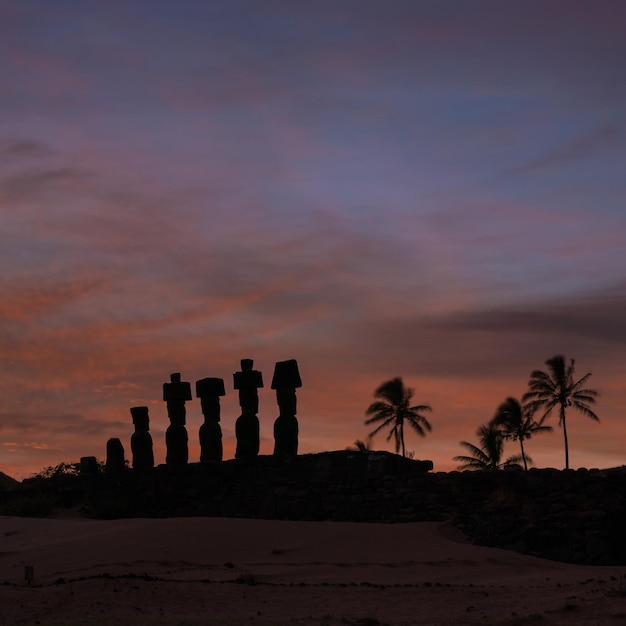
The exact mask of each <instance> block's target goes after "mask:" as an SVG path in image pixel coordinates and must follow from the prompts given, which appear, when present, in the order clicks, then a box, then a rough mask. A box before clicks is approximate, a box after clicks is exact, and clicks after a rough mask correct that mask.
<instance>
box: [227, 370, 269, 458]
mask: <svg viewBox="0 0 626 626" xmlns="http://www.w3.org/2000/svg"><path fill="white" fill-rule="evenodd" d="M253 363H254V361H253V360H252V359H241V371H240V372H235V373H234V374H233V382H234V386H235V389H238V390H239V404H240V406H241V415H240V416H239V417H238V418H237V421H236V422H235V435H236V436H237V448H236V450H235V458H236V459H252V458H254V457H256V456H257V455H258V454H259V443H260V441H259V440H260V432H259V430H260V429H259V418H258V417H257V413H258V412H259V393H258V391H257V390H258V389H259V388H260V387H263V377H262V375H261V372H260V371H259V370H253V369H252V365H253Z"/></svg>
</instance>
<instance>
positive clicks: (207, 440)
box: [196, 378, 226, 463]
mask: <svg viewBox="0 0 626 626" xmlns="http://www.w3.org/2000/svg"><path fill="white" fill-rule="evenodd" d="M225 395H226V390H225V389H224V379H223V378H202V379H201V380H197V381H196V397H197V398H200V403H201V405H202V415H204V424H202V426H200V462H201V463H209V462H211V461H221V460H222V454H223V449H222V428H221V426H220V409H221V407H220V396H225Z"/></svg>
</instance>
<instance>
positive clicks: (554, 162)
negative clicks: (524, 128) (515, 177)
mask: <svg viewBox="0 0 626 626" xmlns="http://www.w3.org/2000/svg"><path fill="white" fill-rule="evenodd" d="M624 137H625V135H624V129H623V128H622V127H621V126H617V125H603V126H600V127H598V128H594V129H593V130H591V131H589V132H587V133H584V134H582V135H579V136H578V137H576V138H574V139H572V140H571V141H568V142H566V143H564V144H562V145H560V146H558V147H556V148H553V149H551V150H548V151H547V152H546V153H545V154H543V155H541V156H540V157H538V158H536V159H534V160H532V161H530V162H529V163H526V164H525V165H521V166H519V167H516V168H513V169H511V170H509V172H508V173H511V174H532V173H536V172H544V171H546V170H550V169H551V168H554V167H560V166H563V165H567V164H569V163H574V162H577V161H580V160H583V159H589V158H593V157H595V156H597V155H602V154H606V153H609V154H610V153H612V152H614V151H615V149H616V148H623V147H624V145H625V144H624Z"/></svg>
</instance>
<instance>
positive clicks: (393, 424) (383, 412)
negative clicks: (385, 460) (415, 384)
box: [365, 377, 432, 456]
mask: <svg viewBox="0 0 626 626" xmlns="http://www.w3.org/2000/svg"><path fill="white" fill-rule="evenodd" d="M414 392H415V390H414V389H411V388H410V387H405V386H404V382H403V381H402V378H400V377H396V378H392V379H391V380H388V381H387V382H385V383H383V384H382V385H381V386H380V387H378V389H376V391H375V392H374V397H375V398H378V400H377V401H376V402H374V403H372V404H370V406H369V407H368V408H367V410H366V411H365V414H366V415H371V416H372V417H370V418H369V419H366V420H365V424H368V425H369V424H374V423H376V422H382V423H381V424H380V426H378V427H377V428H376V429H374V430H373V431H372V432H371V433H370V437H374V436H375V435H376V434H377V433H379V432H380V431H381V430H383V429H386V428H389V435H388V436H387V441H389V440H390V439H391V438H392V437H393V438H394V439H395V443H396V454H397V453H398V451H399V450H400V449H402V456H406V453H405V448H404V422H405V421H406V422H407V423H408V424H409V426H410V427H411V428H412V429H413V430H414V431H415V432H416V433H417V434H418V435H421V436H422V437H424V436H426V431H429V432H430V431H431V430H432V426H431V425H430V423H429V422H428V420H427V419H426V418H425V417H424V416H423V415H422V413H424V412H425V411H432V408H431V407H430V406H429V405H428V404H418V405H415V406H411V398H412V397H413V393H414Z"/></svg>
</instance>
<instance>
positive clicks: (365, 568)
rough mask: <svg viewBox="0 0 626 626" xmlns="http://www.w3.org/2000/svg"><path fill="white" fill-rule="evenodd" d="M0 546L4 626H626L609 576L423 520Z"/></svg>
mask: <svg viewBox="0 0 626 626" xmlns="http://www.w3.org/2000/svg"><path fill="white" fill-rule="evenodd" d="M0 537H2V548H1V550H0V593H1V594H2V596H1V598H0V623H2V624H16V625H17V624H42V625H46V624H48V625H51V624H57V625H58V624H67V625H70V624H71V625H74V624H96V625H98V624H112V623H117V622H120V621H123V622H124V623H128V624H181V625H182V624H184V625H185V626H189V625H192V624H248V623H254V624H335V623H336V624H342V623H343V624H346V623H348V624H350V623H352V624H479V623H480V624H502V625H505V624H510V625H514V624H527V623H528V624H531V623H535V622H540V623H542V624H586V625H588V624H624V623H626V597H625V594H623V593H622V592H621V589H620V584H621V583H620V580H621V576H622V573H621V572H620V571H619V570H618V569H616V568H612V567H603V566H577V565H569V564H563V563H557V562H554V561H547V560H544V559H539V558H534V557H530V556H525V555H521V554H517V553H515V552H510V551H506V550H500V549H495V548H485V547H479V546H475V545H472V544H470V543H468V542H466V541H465V539H464V538H463V537H462V536H461V535H460V534H459V533H458V532H457V531H455V529H454V528H452V527H450V526H447V525H444V524H440V523H435V522H419V523H406V524H369V523H349V522H292V521H274V520H250V519H224V518H199V517H196V518H167V519H119V520H112V521H101V520H89V519H81V518H71V519H31V518H18V517H0ZM25 566H32V568H33V573H34V576H33V580H32V582H31V583H30V584H27V583H26V582H25V580H24V571H25ZM1 583H4V584H1Z"/></svg>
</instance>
